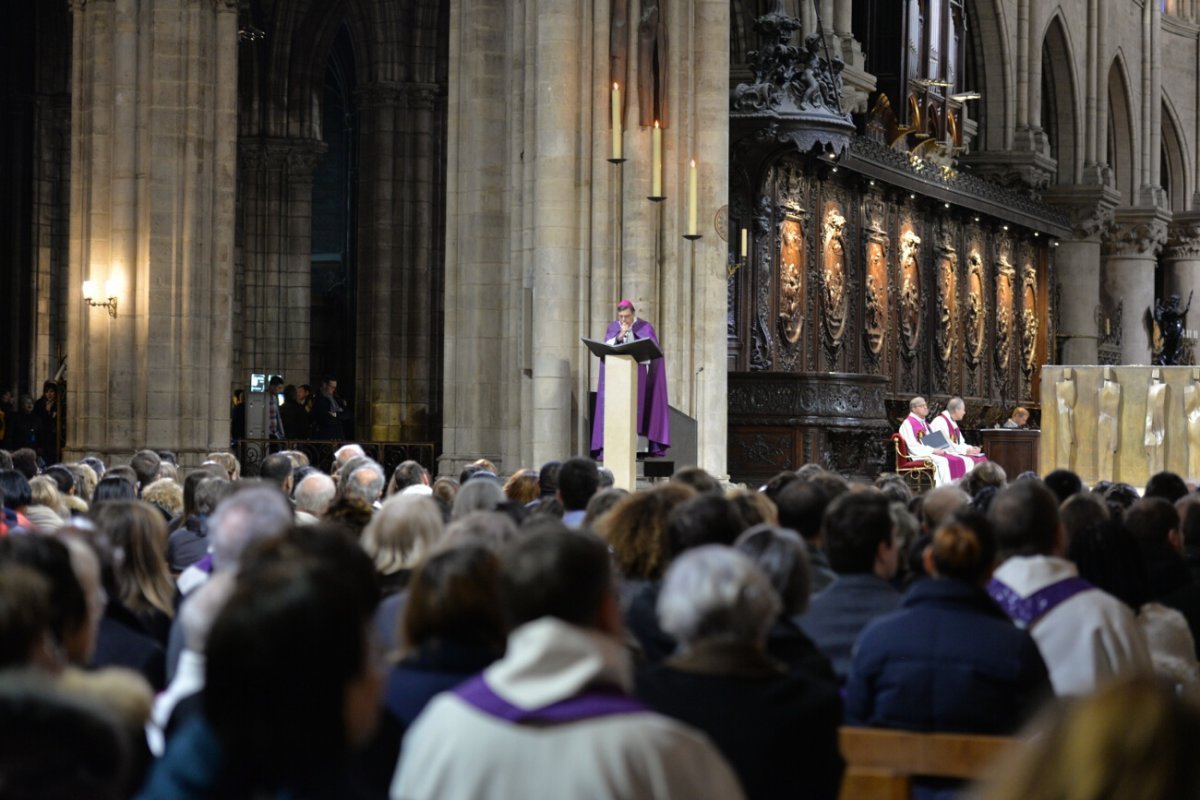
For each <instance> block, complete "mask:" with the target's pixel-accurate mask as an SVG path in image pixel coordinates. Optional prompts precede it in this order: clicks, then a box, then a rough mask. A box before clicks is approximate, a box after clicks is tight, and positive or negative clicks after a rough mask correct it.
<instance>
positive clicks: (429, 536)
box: [362, 494, 442, 575]
mask: <svg viewBox="0 0 1200 800" xmlns="http://www.w3.org/2000/svg"><path fill="white" fill-rule="evenodd" d="M441 535H442V512H441V511H440V510H439V509H438V507H437V503H435V502H434V501H433V500H431V499H430V498H428V497H421V496H419V495H411V494H398V495H393V496H392V497H389V498H388V499H387V500H386V501H384V504H383V506H382V507H381V508H380V509H379V511H378V512H377V513H376V514H375V516H374V517H372V518H371V521H370V522H369V523H367V527H366V528H364V529H363V533H362V546H363V549H364V550H366V551H367V555H369V556H370V557H371V558H372V560H374V562H375V569H376V570H378V571H379V572H380V573H381V574H383V575H389V574H391V573H394V572H398V571H399V570H401V569H406V568H410V567H412V566H413V565H415V564H416V563H417V562H418V561H420V560H421V559H422V558H424V557H425V556H426V555H427V554H428V553H429V551H430V550H432V549H433V546H434V544H436V543H437V540H438V539H439V538H441Z"/></svg>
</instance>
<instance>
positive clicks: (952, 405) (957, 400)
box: [946, 397, 967, 411]
mask: <svg viewBox="0 0 1200 800" xmlns="http://www.w3.org/2000/svg"><path fill="white" fill-rule="evenodd" d="M966 405H967V404H966V403H964V402H963V399H962V398H961V397H951V398H950V399H949V400H947V401H946V410H947V411H958V410H959V409H960V408H965V407H966Z"/></svg>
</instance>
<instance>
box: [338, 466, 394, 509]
mask: <svg viewBox="0 0 1200 800" xmlns="http://www.w3.org/2000/svg"><path fill="white" fill-rule="evenodd" d="M386 483H387V478H386V477H384V474H383V467H381V466H379V465H378V464H376V463H375V462H374V461H371V460H370V459H367V460H366V461H364V462H363V463H362V464H360V465H358V466H356V467H355V468H354V469H353V470H350V472H349V474H348V475H347V476H346V480H345V481H344V482H343V483H342V496H343V497H358V498H360V499H362V500H364V501H366V503H367V504H368V505H370V504H371V503H374V502H375V501H376V500H378V499H379V497H380V496H381V495H382V494H383V487H384V485H385V484H386Z"/></svg>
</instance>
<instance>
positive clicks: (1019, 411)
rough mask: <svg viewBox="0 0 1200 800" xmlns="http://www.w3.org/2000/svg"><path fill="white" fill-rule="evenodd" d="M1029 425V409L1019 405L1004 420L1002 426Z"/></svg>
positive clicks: (1019, 426)
mask: <svg viewBox="0 0 1200 800" xmlns="http://www.w3.org/2000/svg"><path fill="white" fill-rule="evenodd" d="M1028 425H1029V411H1028V410H1026V409H1025V408H1022V407H1021V406H1017V407H1016V408H1014V409H1013V412H1012V416H1011V417H1009V418H1008V419H1006V420H1004V425H1003V426H1001V427H1004V428H1024V427H1027V426H1028Z"/></svg>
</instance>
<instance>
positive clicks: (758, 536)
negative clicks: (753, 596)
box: [733, 523, 812, 616]
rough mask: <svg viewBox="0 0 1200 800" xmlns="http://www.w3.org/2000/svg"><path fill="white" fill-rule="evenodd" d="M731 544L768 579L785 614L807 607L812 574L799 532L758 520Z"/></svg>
mask: <svg viewBox="0 0 1200 800" xmlns="http://www.w3.org/2000/svg"><path fill="white" fill-rule="evenodd" d="M733 546H734V549H736V550H737V551H738V552H739V553H741V554H742V555H744V556H746V557H747V558H749V559H750V560H751V561H753V562H754V563H755V565H757V566H758V568H759V569H761V570H762V571H763V574H764V575H766V576H767V578H768V579H770V581H771V585H772V586H773V587H774V588H775V593H776V594H777V595H778V596H779V600H780V602H781V604H782V606H783V608H782V612H783V613H784V614H787V615H788V616H797V615H799V614H803V613H804V612H805V611H806V610H807V609H808V596H809V594H810V592H811V590H812V576H811V572H810V565H809V563H808V550H807V548H806V547H805V545H804V540H803V539H802V538H800V534H798V533H796V532H795V531H793V530H791V529H790V528H781V527H778V526H776V525H770V524H768V523H761V524H759V525H755V526H754V527H752V528H747V529H746V530H745V531H744V532H743V533H742V535H741V536H739V537H738V538H737V541H736V542H735V543H734V545H733Z"/></svg>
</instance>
